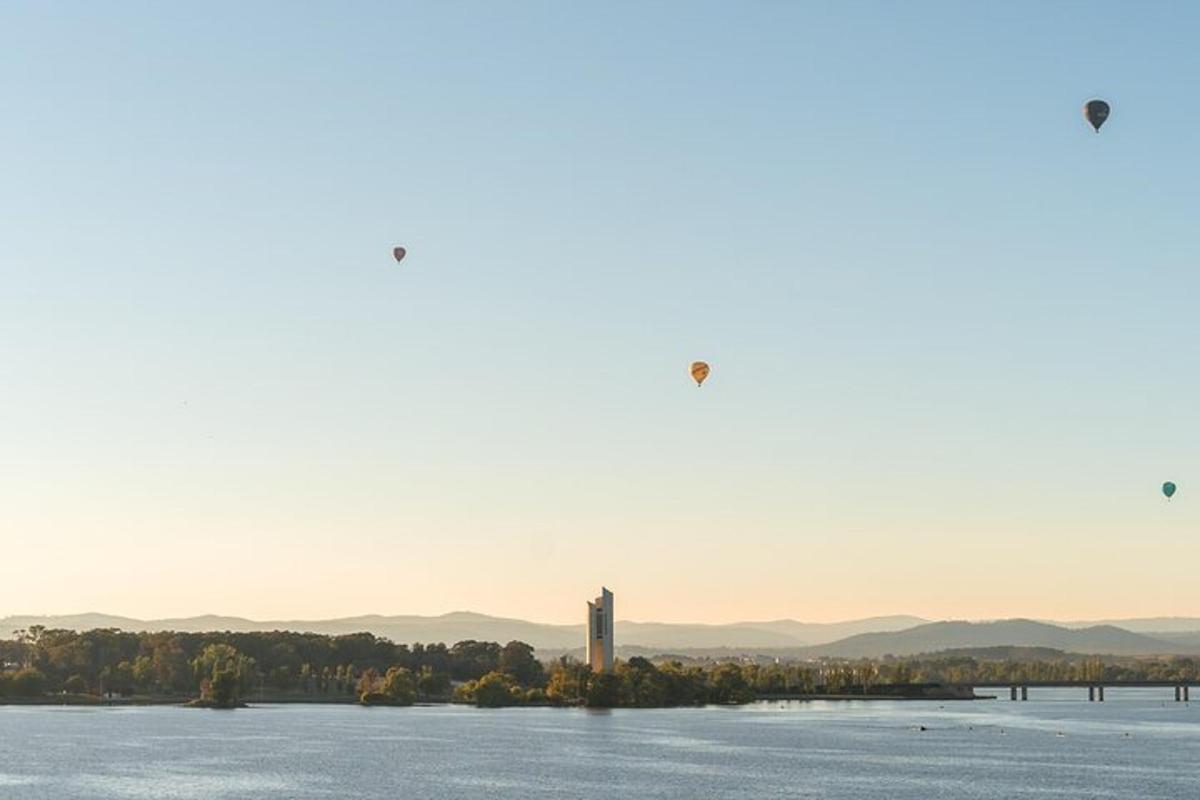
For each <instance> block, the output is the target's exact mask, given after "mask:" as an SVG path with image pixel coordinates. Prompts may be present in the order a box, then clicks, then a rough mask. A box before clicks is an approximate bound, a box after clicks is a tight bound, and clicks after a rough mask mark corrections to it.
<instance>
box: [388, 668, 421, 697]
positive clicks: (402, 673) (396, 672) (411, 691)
mask: <svg viewBox="0 0 1200 800" xmlns="http://www.w3.org/2000/svg"><path fill="white" fill-rule="evenodd" d="M381 691H382V692H383V694H385V695H387V697H388V699H389V700H391V702H393V703H395V704H396V705H398V706H411V705H412V704H413V703H415V702H416V700H417V682H416V680H415V679H414V678H413V674H412V671H411V670H409V669H406V668H405V667H392V668H391V669H389V670H388V671H387V675H385V676H384V678H383V686H382V688H381Z"/></svg>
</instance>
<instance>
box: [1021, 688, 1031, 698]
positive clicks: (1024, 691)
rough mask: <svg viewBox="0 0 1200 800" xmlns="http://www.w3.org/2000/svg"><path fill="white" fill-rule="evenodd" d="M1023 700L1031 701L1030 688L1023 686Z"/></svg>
mask: <svg viewBox="0 0 1200 800" xmlns="http://www.w3.org/2000/svg"><path fill="white" fill-rule="evenodd" d="M1021 699H1022V700H1028V699H1029V687H1028V686H1022V687H1021Z"/></svg>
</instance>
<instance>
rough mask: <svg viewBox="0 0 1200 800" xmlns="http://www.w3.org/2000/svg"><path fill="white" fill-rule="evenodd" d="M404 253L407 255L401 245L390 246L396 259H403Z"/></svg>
mask: <svg viewBox="0 0 1200 800" xmlns="http://www.w3.org/2000/svg"><path fill="white" fill-rule="evenodd" d="M406 255H408V251H407V250H405V249H404V248H403V247H393V248H392V256H394V257H395V259H396V261H403V260H404V257H405V256H406Z"/></svg>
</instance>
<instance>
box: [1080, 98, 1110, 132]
mask: <svg viewBox="0 0 1200 800" xmlns="http://www.w3.org/2000/svg"><path fill="white" fill-rule="evenodd" d="M1110 110H1111V109H1110V108H1109V107H1108V103H1106V102H1104V101H1103V100H1089V101H1088V103H1087V105H1085V106H1084V107H1083V118H1084V119H1086V120H1087V121H1088V123H1089V124H1090V125H1091V126H1092V127H1093V128H1095V129H1096V133H1099V132H1100V126H1101V125H1103V124H1104V121H1105V120H1107V119H1108V112H1109V111H1110Z"/></svg>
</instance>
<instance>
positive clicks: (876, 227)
mask: <svg viewBox="0 0 1200 800" xmlns="http://www.w3.org/2000/svg"><path fill="white" fill-rule="evenodd" d="M1198 25H1200V7H1196V6H1191V5H1188V4H1184V3H1155V4H1132V3H1092V2H1089V3H1070V2H1059V3H1053V4H1047V3H1041V2H1012V3H1003V4H999V3H996V4H987V5H985V4H978V3H970V4H968V3H957V2H946V3H935V2H918V3H906V4H896V3H887V2H879V3H861V2H836V3H835V2H821V3H818V2H792V3H783V2H778V3H774V2H756V3H732V2H727V3H711V2H653V3H645V2H611V3H603V4H584V3H561V2H535V1H534V0H529V2H453V3H415V2H414V3H393V2H386V3H369V2H356V3H353V4H340V3H317V2H305V3H292V2H286V3H285V2H278V3H272V2H259V3H253V4H245V3H232V2H213V3H204V4H181V3H171V4H163V3H149V2H132V1H131V2H120V3H116V2H104V3H91V2H88V3H84V2H62V3H39V2H16V1H14V0H8V2H4V3H2V4H0V119H3V123H2V124H0V243H2V248H0V615H4V614H25V613H72V612H82V611H104V612H109V613H118V614H126V615H131V616H137V617H143V618H148V617H163V616H182V615H192V614H202V613H221V614H236V615H240V616H247V617H252V618H258V619H263V618H271V619H280V618H283V619H287V618H291V619H297V618H323V617H333V616H345V615H355V614H365V613H380V614H400V613H410V614H437V613H443V612H447V611H452V610H460V609H470V610H474V611H479V612H485V613H491V614H497V615H503V616H515V617H523V618H527V619H534V620H540V621H550V622H577V621H579V620H580V619H581V618H582V613H583V609H584V601H585V600H587V599H589V598H591V597H593V596H594V595H596V594H597V593H598V591H599V588H600V586H601V585H602V584H603V585H606V586H608V587H609V588H611V589H612V590H613V591H614V592H615V593H616V602H617V606H618V616H619V617H620V618H622V619H625V618H629V619H642V620H649V619H654V620H662V621H698V622H726V621H734V620H746V619H770V618H781V617H792V618H797V619H803V620H812V621H827V620H836V619H845V618H852V617H861V616H868V615H875V614H892V613H912V614H919V615H922V616H926V617H929V618H999V617H1011V616H1028V617H1038V618H1058V619H1068V618H1073V619H1087V618H1103V617H1129V616H1143V615H1160V614H1161V615H1200V583H1198V582H1197V581H1196V580H1195V578H1194V555H1195V548H1194V545H1193V542H1194V536H1195V533H1196V531H1197V530H1198V529H1200V414H1198V413H1197V411H1196V409H1197V407H1198V404H1200V370H1198V369H1197V366H1198V362H1200V337H1198V336H1197V334H1200V314H1198V313H1197V310H1196V298H1197V297H1198V296H1200V277H1198V275H1200V272H1198V265H1200V242H1198V241H1197V237H1196V235H1195V230H1196V219H1197V212H1198V211H1200V194H1198V193H1197V191H1196V186H1197V185H1200V159H1198V158H1197V157H1196V151H1195V132H1196V128H1197V124H1200V104H1198V103H1197V102H1195V100H1194V99H1193V98H1194V88H1195V76H1196V74H1197V72H1198V71H1200V51H1197V50H1196V48H1195V46H1194V45H1195V41H1194V35H1193V32H1194V31H1195V30H1196V28H1197V26H1198ZM1092 97H1103V98H1106V99H1107V100H1108V101H1109V102H1110V103H1111V104H1112V107H1113V113H1112V117H1111V118H1110V120H1109V121H1108V123H1107V125H1106V126H1105V127H1104V129H1103V131H1102V132H1101V133H1100V134H1099V135H1097V134H1095V133H1093V132H1092V130H1091V129H1090V128H1089V127H1088V126H1087V124H1086V123H1085V122H1084V120H1083V118H1082V114H1081V107H1082V105H1083V103H1084V102H1085V101H1087V100H1088V99H1090V98H1092ZM397 244H400V245H404V246H405V247H407V248H408V252H409V255H408V257H407V258H406V259H405V260H404V261H403V262H402V263H399V264H397V263H396V262H394V261H393V260H392V258H391V248H392V247H393V246H394V245H397ZM697 359H703V360H705V361H707V362H709V363H710V364H711V365H712V374H711V377H710V378H709V379H708V381H707V382H706V383H705V384H704V386H703V387H702V388H699V389H698V388H697V387H696V386H695V385H694V384H693V383H691V381H690V379H689V377H688V365H689V364H690V362H692V361H693V360H697ZM1166 480H1172V481H1175V482H1176V483H1177V484H1178V485H1179V492H1178V494H1177V495H1176V496H1175V499H1174V500H1173V501H1171V502H1170V503H1168V502H1166V501H1165V500H1164V498H1163V497H1162V495H1161V493H1160V486H1161V484H1162V482H1163V481H1166Z"/></svg>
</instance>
